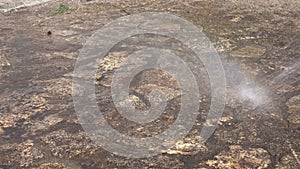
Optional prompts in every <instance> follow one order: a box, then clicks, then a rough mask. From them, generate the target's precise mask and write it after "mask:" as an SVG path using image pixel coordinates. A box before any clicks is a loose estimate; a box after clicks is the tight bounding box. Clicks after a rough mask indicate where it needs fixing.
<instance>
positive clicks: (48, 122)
mask: <svg viewBox="0 0 300 169" xmlns="http://www.w3.org/2000/svg"><path fill="white" fill-rule="evenodd" d="M61 3H63V4H64V5H65V6H67V7H69V8H71V9H73V10H71V11H69V12H67V13H58V14H54V13H55V11H56V10H57V9H58V8H59V4H61ZM299 9H300V3H299V2H297V1H293V0H288V1H280V0H268V1H264V2H259V1H251V2H248V1H246V0H242V1H235V0H221V1H217V0H216V1H213V0H212V1H211V0H203V1H192V0H183V1H163V0H143V1H129V0H127V1H123V0H112V1H104V0H103V1H89V2H80V1H79V0H78V1H63V0H54V1H50V2H46V3H43V4H40V5H36V6H31V7H25V8H19V9H17V10H11V11H9V12H2V13H0V23H1V24H0V112H1V113H0V168H1V169H11V168H40V169H42V168H49V169H55V168H73V169H77V168H78V169H79V168H82V169H96V168H99V169H100V168H101V169H102V168H137V169H139V168H187V169H190V168H224V169H225V168H226V169H231V168H236V169H241V168H270V169H271V168H272V169H273V168H278V169H279V168H290V169H296V168H299V167H300V105H299V103H300V20H299V18H300V10H299ZM146 11H151V12H168V13H170V14H174V15H176V16H179V17H182V18H184V19H186V20H188V21H190V22H192V23H193V24H194V25H196V26H197V27H198V28H199V29H200V30H202V31H203V32H204V33H205V34H206V35H207V36H208V37H209V38H210V40H211V41H212V42H213V44H214V46H215V48H216V49H217V50H218V52H219V53H220V55H221V56H222V60H223V62H224V68H225V70H226V79H227V82H228V92H227V100H226V107H225V111H224V114H223V116H222V118H221V119H220V121H219V126H218V128H217V130H216V131H215V133H214V135H213V136H211V137H210V138H209V139H208V140H207V141H206V142H205V143H200V142H199V141H198V140H199V138H198V137H199V135H200V131H201V128H202V124H203V122H204V120H205V118H206V115H207V112H208V108H209V102H210V93H209V92H210V91H209V87H207V88H205V87H202V89H200V91H201V92H202V93H201V94H202V95H201V99H200V100H199V103H200V104H201V108H200V110H199V111H200V114H201V115H200V116H199V117H198V119H197V122H196V123H195V125H194V127H193V129H192V130H191V131H190V133H189V134H188V135H187V137H186V138H185V139H183V140H182V141H179V142H178V143H177V144H176V145H175V146H174V147H173V148H172V149H169V150H167V151H164V152H162V154H161V155H157V156H154V157H151V158H144V159H127V158H124V157H120V156H117V155H113V154H111V153H109V152H107V151H105V150H104V149H103V148H101V147H100V146H98V145H97V144H95V143H94V142H92V141H91V140H90V139H89V138H88V137H87V136H86V134H85V132H84V130H83V129H82V127H81V125H80V123H79V121H78V119H77V117H76V113H75V110H74V107H73V102H72V77H73V70H74V65H75V62H76V58H77V57H78V55H79V53H80V49H82V48H83V45H84V44H85V42H86V40H87V39H88V38H89V37H91V36H92V35H93V33H94V32H95V31H96V30H98V29H100V28H101V27H102V26H103V25H105V24H106V23H108V22H110V21H112V20H114V19H117V18H119V17H122V16H126V15H130V14H137V13H141V12H146ZM153 45H154V46H155V47H160V48H166V49H172V50H174V51H175V53H176V54H177V55H178V56H182V57H186V55H188V56H187V58H188V59H189V57H190V59H193V58H195V57H193V56H192V55H193V53H192V52H191V51H189V50H188V49H185V48H184V47H182V45H181V43H180V42H178V41H176V40H174V39H172V38H168V37H164V36H159V35H152V34H146V35H143V36H140V35H137V36H135V37H131V38H128V39H126V40H124V41H123V42H121V43H119V44H117V45H116V46H114V47H113V48H112V49H111V51H110V52H109V53H108V54H107V56H106V57H105V58H104V60H103V61H102V62H100V63H99V64H100V66H99V71H98V73H97V76H96V77H97V79H96V82H95V85H96V89H97V90H96V95H97V99H98V105H99V108H100V110H102V112H103V113H104V115H105V117H106V119H107V121H108V122H109V123H110V124H111V125H112V126H113V127H114V128H115V129H117V130H118V131H120V132H121V133H124V134H127V135H130V136H136V137H146V136H152V135H155V134H158V133H160V132H162V131H164V130H165V129H166V128H168V126H170V125H171V124H172V122H174V119H175V118H176V114H177V113H178V111H177V110H178V109H179V106H178V103H179V102H180V94H178V93H180V92H179V90H180V89H179V88H178V85H177V83H176V82H175V80H174V79H173V78H172V77H171V76H170V75H168V74H166V73H165V72H162V71H157V70H156V71H154V70H148V71H145V72H143V73H141V74H139V76H138V77H137V78H136V79H135V81H134V82H133V83H132V85H131V88H132V90H131V95H130V96H131V97H132V99H133V100H134V101H135V102H136V103H137V108H140V109H146V108H147V107H149V105H148V102H147V99H145V98H147V95H148V94H149V91H151V90H153V89H157V88H159V89H164V91H165V92H166V93H167V95H168V99H169V100H168V106H167V109H166V110H165V113H164V114H162V116H161V117H160V118H159V119H158V120H156V121H154V122H153V123H150V124H147V125H141V124H136V123H134V122H131V121H128V120H126V119H124V118H122V117H121V116H120V114H118V112H117V111H116V110H115V108H114V106H113V102H112V100H111V97H110V96H109V93H110V87H111V77H112V74H113V70H115V69H116V68H117V67H118V63H120V62H121V61H122V58H124V57H126V56H127V55H128V54H130V53H132V52H133V51H136V50H139V49H142V48H145V47H151V46H153ZM188 59H187V60H188ZM192 63H195V62H193V60H192V61H191V65H192ZM188 65H189V63H188ZM199 67H201V63H200V64H199ZM203 79H204V80H203ZM203 79H197V80H198V83H201V84H203V86H205V85H206V86H207V85H209V84H208V83H207V77H206V76H205V75H204V77H203ZM256 88H258V90H256ZM252 90H255V91H254V92H253V91H252Z"/></svg>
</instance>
